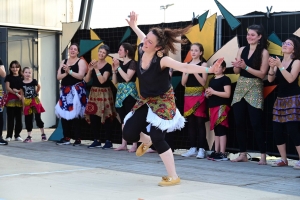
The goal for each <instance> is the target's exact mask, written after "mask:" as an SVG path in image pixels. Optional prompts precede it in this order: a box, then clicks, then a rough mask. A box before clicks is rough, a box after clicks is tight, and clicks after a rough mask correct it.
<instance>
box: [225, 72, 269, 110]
mask: <svg viewBox="0 0 300 200" xmlns="http://www.w3.org/2000/svg"><path fill="white" fill-rule="evenodd" d="M242 98H244V99H245V100H246V101H247V102H248V103H249V104H250V105H251V106H253V107H254V108H258V109H263V106H264V97H263V82H262V80H261V79H259V78H246V77H243V76H240V77H239V79H238V81H237V83H236V88H235V90H234V94H233V100H232V103H231V105H233V104H235V103H237V102H240V101H241V99H242Z"/></svg>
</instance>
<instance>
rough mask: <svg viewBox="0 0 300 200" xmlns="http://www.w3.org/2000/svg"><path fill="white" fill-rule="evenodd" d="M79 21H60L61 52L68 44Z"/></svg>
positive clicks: (79, 23)
mask: <svg viewBox="0 0 300 200" xmlns="http://www.w3.org/2000/svg"><path fill="white" fill-rule="evenodd" d="M81 23H82V21H79V22H70V23H62V39H61V52H63V51H64V50H65V48H66V47H67V46H68V44H69V43H70V41H71V39H72V38H73V36H74V35H75V33H76V31H77V30H78V28H79V27H80V25H81Z"/></svg>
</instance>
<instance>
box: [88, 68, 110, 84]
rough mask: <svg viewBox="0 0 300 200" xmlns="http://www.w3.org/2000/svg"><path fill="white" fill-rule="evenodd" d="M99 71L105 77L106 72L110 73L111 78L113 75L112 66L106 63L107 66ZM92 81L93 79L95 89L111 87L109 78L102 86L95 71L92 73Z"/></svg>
mask: <svg viewBox="0 0 300 200" xmlns="http://www.w3.org/2000/svg"><path fill="white" fill-rule="evenodd" d="M99 71H100V73H101V74H102V76H103V74H104V72H106V71H107V72H109V74H110V75H109V76H111V74H112V69H111V65H110V64H109V63H106V65H104V66H103V67H102V68H101V69H100V70H99ZM92 79H93V83H92V86H93V87H109V86H110V84H109V81H110V80H109V78H108V79H107V80H106V81H105V82H104V83H103V84H101V83H100V82H99V80H98V77H97V75H96V72H95V70H94V69H93V71H92Z"/></svg>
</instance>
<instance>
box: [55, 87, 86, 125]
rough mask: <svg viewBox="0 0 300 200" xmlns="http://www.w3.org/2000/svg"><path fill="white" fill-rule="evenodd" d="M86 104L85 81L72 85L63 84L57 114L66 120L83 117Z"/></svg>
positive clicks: (56, 107)
mask: <svg viewBox="0 0 300 200" xmlns="http://www.w3.org/2000/svg"><path fill="white" fill-rule="evenodd" d="M86 104H87V97H86V91H85V82H79V83H77V84H75V85H72V86H61V88H60V97H59V100H58V102H57V104H56V106H55V114H56V116H57V117H59V118H63V119H66V120H71V119H74V118H78V117H83V114H84V110H85V106H86Z"/></svg>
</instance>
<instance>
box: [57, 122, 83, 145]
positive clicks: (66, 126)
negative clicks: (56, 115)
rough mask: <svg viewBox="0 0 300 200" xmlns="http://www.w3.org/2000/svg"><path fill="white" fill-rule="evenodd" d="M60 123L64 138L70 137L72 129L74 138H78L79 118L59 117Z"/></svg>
mask: <svg viewBox="0 0 300 200" xmlns="http://www.w3.org/2000/svg"><path fill="white" fill-rule="evenodd" d="M61 125H62V129H63V135H64V137H65V138H71V136H72V134H71V133H72V131H74V139H76V140H77V139H80V130H81V129H80V127H81V126H80V125H81V118H74V119H70V120H66V119H63V118H61Z"/></svg>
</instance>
